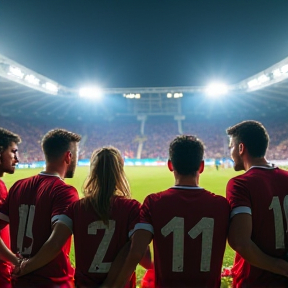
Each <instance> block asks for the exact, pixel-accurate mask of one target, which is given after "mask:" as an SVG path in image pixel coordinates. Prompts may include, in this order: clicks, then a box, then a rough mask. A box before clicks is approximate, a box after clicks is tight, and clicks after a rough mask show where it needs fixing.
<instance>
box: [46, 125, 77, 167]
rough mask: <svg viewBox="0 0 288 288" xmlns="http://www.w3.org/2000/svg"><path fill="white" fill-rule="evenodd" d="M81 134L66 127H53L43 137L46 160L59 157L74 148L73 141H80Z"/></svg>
mask: <svg viewBox="0 0 288 288" xmlns="http://www.w3.org/2000/svg"><path fill="white" fill-rule="evenodd" d="M80 140H81V136H80V135H78V134H76V133H73V132H70V131H67V130H65V129H58V128H57V129H53V130H50V131H49V132H47V133H46V134H45V135H44V137H43V139H42V143H41V145H42V149H43V152H44V154H45V159H46V161H48V162H50V161H53V160H57V159H59V158H60V157H61V156H62V155H63V154H64V153H65V152H66V151H68V150H71V149H73V147H72V145H71V144H72V143H78V142H80Z"/></svg>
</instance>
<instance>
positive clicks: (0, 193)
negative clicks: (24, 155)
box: [0, 180, 9, 229]
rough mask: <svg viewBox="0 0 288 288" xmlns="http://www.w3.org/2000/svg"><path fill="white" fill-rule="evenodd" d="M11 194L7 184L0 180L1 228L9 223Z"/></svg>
mask: <svg viewBox="0 0 288 288" xmlns="http://www.w3.org/2000/svg"><path fill="white" fill-rule="evenodd" d="M8 198H9V194H8V191H7V188H6V186H5V185H4V183H3V182H2V180H0V228H1V229H2V228H4V227H5V226H6V225H7V224H8V223H9V199H8Z"/></svg>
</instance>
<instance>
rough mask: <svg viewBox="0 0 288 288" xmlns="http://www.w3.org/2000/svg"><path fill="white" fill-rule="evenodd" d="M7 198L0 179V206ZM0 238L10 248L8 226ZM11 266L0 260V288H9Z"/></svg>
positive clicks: (1, 232)
mask: <svg viewBox="0 0 288 288" xmlns="http://www.w3.org/2000/svg"><path fill="white" fill-rule="evenodd" d="M7 196H8V191H7V188H6V186H5V184H4V182H3V181H2V180H1V179H0V205H2V204H3V203H4V201H5V199H6V198H7ZM0 237H1V239H2V240H3V242H4V243H5V244H6V246H7V247H8V248H10V237H9V226H8V225H6V226H5V227H4V228H3V229H2V230H1V231H0ZM10 274H11V266H10V265H9V264H8V263H6V262H4V261H2V260H0V287H10V283H11V276H10Z"/></svg>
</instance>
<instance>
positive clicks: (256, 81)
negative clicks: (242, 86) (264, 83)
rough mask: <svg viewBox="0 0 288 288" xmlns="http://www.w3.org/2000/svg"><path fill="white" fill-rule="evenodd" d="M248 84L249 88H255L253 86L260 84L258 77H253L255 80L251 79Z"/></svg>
mask: <svg viewBox="0 0 288 288" xmlns="http://www.w3.org/2000/svg"><path fill="white" fill-rule="evenodd" d="M247 85H248V87H249V88H253V87H255V86H257V85H259V82H258V79H253V80H251V81H249V82H248V83H247Z"/></svg>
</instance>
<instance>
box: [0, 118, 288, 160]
mask: <svg viewBox="0 0 288 288" xmlns="http://www.w3.org/2000/svg"><path fill="white" fill-rule="evenodd" d="M284 117H285V115H284V116H283V115H282V117H280V116H279V117H277V116H274V117H272V118H271V117H263V118H262V119H255V120H259V121H261V122H262V123H263V124H264V125H265V127H266V128H267V130H268V132H269V135H270V147H269V149H268V153H267V158H268V159H269V160H288V123H287V121H285V119H284ZM171 118H172V117H171ZM241 120H244V119H241ZM241 120H240V119H237V118H233V119H231V118H223V119H219V118H218V119H209V118H194V119H193V118H191V119H186V120H185V121H183V123H182V124H183V125H182V127H183V133H185V134H194V135H197V136H198V137H199V138H200V139H202V140H203V142H204V144H205V147H206V154H205V157H206V158H218V157H229V149H228V139H227V136H226V133H225V129H226V128H227V127H229V126H231V125H234V124H235V123H237V122H238V121H241ZM0 126H1V127H4V128H7V129H9V130H11V131H14V132H15V133H18V134H19V135H20V136H21V138H22V144H21V146H20V149H19V151H20V161H21V162H22V163H31V162H34V161H41V160H44V156H43V153H42V151H41V146H40V141H41V138H42V136H43V135H44V134H45V133H46V132H47V131H48V130H50V129H53V128H56V127H59V128H65V129H68V130H71V131H74V132H76V133H79V134H81V135H82V136H83V141H82V143H81V146H80V153H79V158H80V159H86V158H90V156H91V153H92V151H93V150H94V149H95V148H97V147H102V146H104V145H113V146H115V147H117V148H118V149H119V150H120V151H121V152H122V154H123V156H125V157H127V158H136V156H137V148H138V144H139V137H142V138H141V139H143V135H140V123H139V122H137V121H136V120H135V121H131V119H130V120H127V119H125V118H124V119H123V118H119V119H114V120H113V121H104V120H99V121H97V122H96V121H95V122H90V123H81V122H80V121H77V120H74V121H72V122H71V121H70V122H67V123H64V122H58V123H57V122H55V121H53V119H49V121H47V119H46V120H45V121H44V120H42V121H37V120H36V121H35V120H33V118H27V119H26V120H23V119H19V120H17V118H16V119H12V118H5V117H0ZM178 134H179V132H178V126H177V122H176V121H174V120H173V119H171V120H169V121H166V120H163V118H160V117H158V118H157V117H156V118H151V119H148V120H147V122H146V124H145V129H144V136H145V137H144V138H145V141H144V142H143V149H142V153H141V158H158V159H167V157H168V154H167V153H168V152H167V151H168V145H169V142H170V141H171V140H172V139H173V137H174V136H175V135H178Z"/></svg>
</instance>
